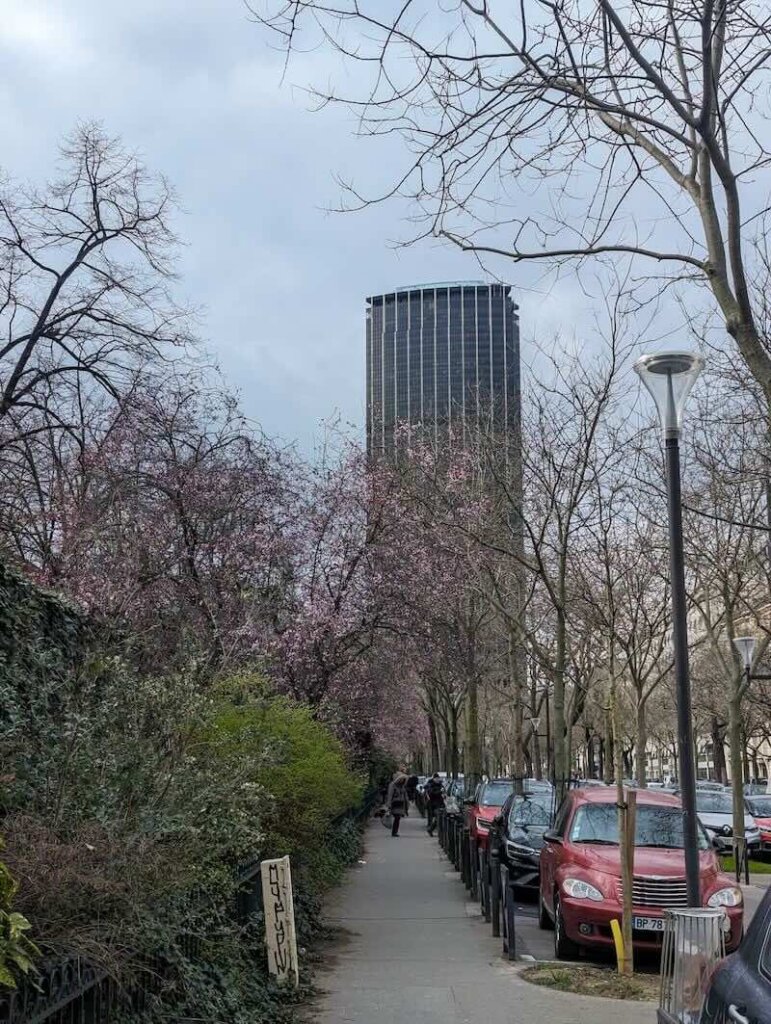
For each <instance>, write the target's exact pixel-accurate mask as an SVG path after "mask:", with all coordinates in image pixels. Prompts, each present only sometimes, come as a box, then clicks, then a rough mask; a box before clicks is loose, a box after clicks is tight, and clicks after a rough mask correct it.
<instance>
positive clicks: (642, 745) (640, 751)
mask: <svg viewBox="0 0 771 1024" xmlns="http://www.w3.org/2000/svg"><path fill="white" fill-rule="evenodd" d="M646 710H647V709H646V706H645V701H644V700H642V699H641V698H640V695H639V694H638V697H637V739H636V742H637V788H638V789H646V788H647V786H648V755H647V746H648V718H647V715H646V713H645V712H646Z"/></svg>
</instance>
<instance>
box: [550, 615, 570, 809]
mask: <svg viewBox="0 0 771 1024" xmlns="http://www.w3.org/2000/svg"><path fill="white" fill-rule="evenodd" d="M556 641H557V642H556V657H555V662H554V707H553V711H554V717H553V721H552V732H553V734H554V741H553V744H554V781H555V787H556V791H557V792H556V796H557V802H558V803H559V802H561V800H562V797H563V796H564V794H565V791H566V790H567V787H568V776H569V771H568V764H567V751H566V745H565V658H566V654H567V624H566V622H565V613H564V611H562V610H560V609H558V610H557V636H556Z"/></svg>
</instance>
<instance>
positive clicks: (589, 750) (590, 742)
mask: <svg viewBox="0 0 771 1024" xmlns="http://www.w3.org/2000/svg"><path fill="white" fill-rule="evenodd" d="M595 772H596V768H595V764H594V734H593V733H592V730H591V729H590V728H589V727H588V726H587V729H586V774H587V777H588V778H590V779H594V778H596V775H595Z"/></svg>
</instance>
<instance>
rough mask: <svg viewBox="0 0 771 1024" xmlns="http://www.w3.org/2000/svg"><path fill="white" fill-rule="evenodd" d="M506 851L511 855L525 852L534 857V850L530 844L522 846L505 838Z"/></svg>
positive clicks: (514, 855)
mask: <svg viewBox="0 0 771 1024" xmlns="http://www.w3.org/2000/svg"><path fill="white" fill-rule="evenodd" d="M506 852H507V853H510V854H511V856H512V857H516V856H517V854H523V853H524V854H526V855H527V856H529V857H534V856H535V854H536V851H535V850H534V849H533V847H532V846H524V845H523V844H522V843H512V842H511V840H510V839H507V840H506Z"/></svg>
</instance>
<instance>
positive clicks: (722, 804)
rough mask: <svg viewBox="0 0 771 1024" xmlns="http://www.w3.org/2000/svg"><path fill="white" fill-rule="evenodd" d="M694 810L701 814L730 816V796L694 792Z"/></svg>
mask: <svg viewBox="0 0 771 1024" xmlns="http://www.w3.org/2000/svg"><path fill="white" fill-rule="evenodd" d="M696 810H697V811H701V813H702V814H732V813H733V801H732V798H731V794H730V793H710V792H708V791H707V790H702V791H701V792H699V790H696Z"/></svg>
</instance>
